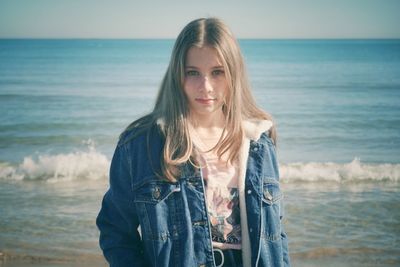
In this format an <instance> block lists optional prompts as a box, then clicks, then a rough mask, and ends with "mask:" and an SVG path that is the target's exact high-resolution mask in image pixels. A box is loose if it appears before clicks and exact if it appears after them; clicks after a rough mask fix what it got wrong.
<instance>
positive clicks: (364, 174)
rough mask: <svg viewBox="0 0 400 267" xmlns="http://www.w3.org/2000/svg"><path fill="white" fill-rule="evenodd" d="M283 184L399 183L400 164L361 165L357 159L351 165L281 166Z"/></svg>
mask: <svg viewBox="0 0 400 267" xmlns="http://www.w3.org/2000/svg"><path fill="white" fill-rule="evenodd" d="M280 175H281V179H282V181H283V182H285V183H287V182H292V181H303V182H321V181H326V182H386V181H389V182H399V181H400V164H391V163H381V164H373V163H361V161H360V159H358V158H355V159H353V161H351V162H350V163H344V164H340V163H334V162H325V163H320V162H307V163H302V162H298V163H289V164H282V165H281V166H280Z"/></svg>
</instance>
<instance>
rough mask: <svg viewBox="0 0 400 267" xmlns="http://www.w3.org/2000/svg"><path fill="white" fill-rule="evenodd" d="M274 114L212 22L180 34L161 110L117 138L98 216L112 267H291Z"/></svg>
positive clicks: (226, 35) (224, 32)
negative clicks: (262, 106) (254, 91)
mask: <svg viewBox="0 0 400 267" xmlns="http://www.w3.org/2000/svg"><path fill="white" fill-rule="evenodd" d="M275 143H276V135H275V128H274V125H273V123H272V119H271V116H270V115H268V114H267V113H265V112H264V111H262V110H261V109H260V108H259V107H257V105H256V103H255V101H254V99H253V97H252V95H251V91H250V86H249V83H248V81H247V77H246V73H245V67H244V63H243V59H242V55H241V52H240V50H239V46H238V44H237V41H236V39H235V38H234V37H233V35H232V33H231V32H230V31H229V29H228V28H227V26H226V25H224V24H223V23H222V22H221V21H220V20H218V19H215V18H207V19H197V20H194V21H192V22H190V23H189V24H188V25H187V26H186V27H185V28H184V29H183V30H182V32H181V33H180V34H179V36H178V38H177V40H176V42H175V45H174V48H173V51H172V57H171V61H170V63H169V66H168V69H167V72H166V74H165V76H164V79H163V81H162V84H161V88H160V91H159V94H158V97H157V100H156V104H155V107H154V110H153V111H152V112H151V113H150V114H148V115H146V116H144V117H142V118H140V119H138V120H136V121H134V122H133V123H132V124H131V125H130V126H129V127H128V128H127V129H126V130H125V131H124V132H123V133H122V134H121V136H120V140H119V142H118V145H117V147H116V150H115V154H114V156H113V159H112V163H111V169H110V189H109V190H108V192H107V193H106V194H105V196H104V199H103V203H102V208H101V210H100V213H99V215H98V217H97V226H98V227H99V229H100V246H101V248H102V250H103V253H104V256H105V258H106V259H107V261H108V262H109V263H110V265H111V266H182V267H189V266H238V267H239V266H245V267H248V266H289V265H290V263H289V255H288V247H287V238H286V234H285V232H284V229H283V225H282V224H281V219H282V215H283V210H282V209H283V206H282V202H281V199H282V193H281V191H280V188H279V173H278V165H277V160H276V156H275Z"/></svg>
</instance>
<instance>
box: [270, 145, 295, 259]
mask: <svg viewBox="0 0 400 267" xmlns="http://www.w3.org/2000/svg"><path fill="white" fill-rule="evenodd" d="M270 140H271V139H270ZM271 144H272V153H273V155H274V156H273V158H274V168H275V171H276V173H277V176H278V177H279V178H280V174H279V166H278V161H277V159H276V146H275V144H274V143H273V142H272V141H271ZM283 202H284V201H283V200H282V199H281V200H280V214H279V218H280V221H281V239H282V256H283V264H284V266H285V267H289V266H290V257H289V246H288V238H287V235H286V231H285V227H284V222H283V218H284V217H285V208H284V203H283Z"/></svg>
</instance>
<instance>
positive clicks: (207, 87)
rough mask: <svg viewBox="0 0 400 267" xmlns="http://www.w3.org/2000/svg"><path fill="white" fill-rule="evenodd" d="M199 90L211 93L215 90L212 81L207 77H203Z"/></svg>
mask: <svg viewBox="0 0 400 267" xmlns="http://www.w3.org/2000/svg"><path fill="white" fill-rule="evenodd" d="M199 87H200V88H199V89H200V90H202V91H206V92H211V91H212V90H213V86H212V84H211V80H210V78H209V77H208V76H207V75H203V76H202V77H201V82H200V85H199Z"/></svg>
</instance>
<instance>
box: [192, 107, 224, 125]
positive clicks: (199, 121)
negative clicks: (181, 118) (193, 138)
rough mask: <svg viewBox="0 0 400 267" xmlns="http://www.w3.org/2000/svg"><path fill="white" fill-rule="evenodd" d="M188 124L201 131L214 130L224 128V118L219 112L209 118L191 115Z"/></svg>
mask: <svg viewBox="0 0 400 267" xmlns="http://www.w3.org/2000/svg"><path fill="white" fill-rule="evenodd" d="M190 122H191V124H192V125H193V127H194V128H202V129H215V128H220V129H222V128H224V127H225V116H224V114H223V112H222V110H221V111H218V112H215V113H214V114H212V115H211V116H210V114H207V115H199V114H196V115H194V114H193V115H191V116H190Z"/></svg>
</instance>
